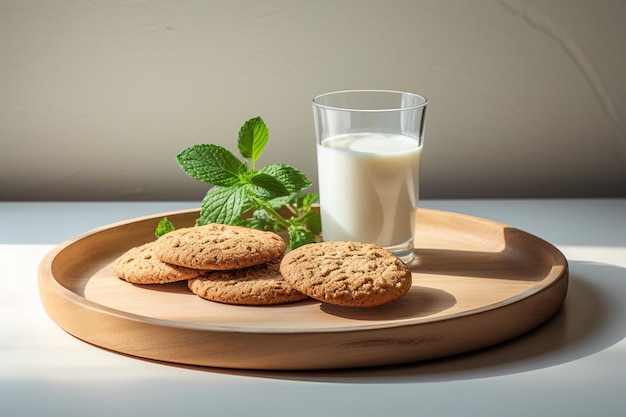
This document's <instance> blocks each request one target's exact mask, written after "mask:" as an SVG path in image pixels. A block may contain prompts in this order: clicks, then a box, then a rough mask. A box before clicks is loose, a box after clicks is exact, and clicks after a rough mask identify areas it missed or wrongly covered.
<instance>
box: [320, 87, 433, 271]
mask: <svg viewBox="0 0 626 417" xmlns="http://www.w3.org/2000/svg"><path fill="white" fill-rule="evenodd" d="M426 103H427V101H426V99H425V98H424V97H422V96H420V95H417V94H412V93H406V92H399V91H386V90H351V91H337V92H332V93H327V94H322V95H319V96H317V97H315V98H314V99H313V115H314V121H315V131H316V137H317V166H318V176H319V181H318V185H319V192H320V211H321V215H322V235H323V238H324V240H325V241H357V242H364V243H374V244H376V245H378V246H382V247H384V248H385V249H387V250H389V251H390V252H392V253H394V254H395V255H397V256H398V257H399V258H400V259H402V260H403V261H404V262H406V263H408V262H410V261H411V260H412V259H413V257H414V251H413V234H414V231H415V221H416V210H417V203H418V196H419V173H420V162H421V158H422V143H423V137H424V117H425V114H426Z"/></svg>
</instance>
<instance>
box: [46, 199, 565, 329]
mask: <svg viewBox="0 0 626 417" xmlns="http://www.w3.org/2000/svg"><path fill="white" fill-rule="evenodd" d="M419 210H420V211H421V212H432V213H438V214H446V215H454V216H461V217H463V218H466V219H467V220H472V221H480V222H486V223H489V224H491V225H494V226H501V227H507V228H512V229H515V230H517V231H519V232H521V233H523V234H524V235H525V236H526V237H529V238H531V239H533V240H537V242H539V243H541V244H542V245H543V248H544V249H548V250H549V252H550V253H551V254H552V255H553V256H554V258H555V259H557V258H561V260H562V262H563V265H562V268H561V270H560V272H558V273H557V275H556V276H555V277H554V278H553V280H552V282H551V284H550V285H548V287H549V286H551V285H554V284H555V282H556V281H558V279H559V278H561V277H562V275H563V274H565V273H567V272H568V263H567V259H566V258H565V256H564V255H563V253H562V252H561V251H560V250H558V249H557V248H556V247H555V246H553V245H552V244H550V243H549V242H547V241H545V240H544V239H541V238H540V237H538V236H535V235H533V234H530V233H528V232H525V231H523V230H520V229H516V228H514V227H511V226H509V225H506V224H503V223H499V222H495V221H491V220H488V219H483V218H480V217H475V216H470V215H466V214H461V213H455V212H447V211H442V210H434V209H424V208H420V209H419ZM198 211H199V209H195V208H194V209H183V210H175V211H168V212H162V213H157V214H151V215H146V216H140V217H135V218H132V219H127V220H122V221H119V222H114V223H111V224H108V225H104V226H100V227H96V228H93V229H90V230H88V231H86V232H84V233H81V234H79V235H77V236H75V237H73V238H70V239H66V240H65V241H63V242H61V243H60V244H58V245H57V246H56V247H54V248H53V249H52V250H50V251H49V252H48V253H47V254H46V255H45V256H44V258H43V259H42V261H41V262H40V266H39V281H40V287H41V285H42V284H43V283H42V281H44V280H45V277H44V275H46V274H47V272H48V271H49V274H50V277H49V278H51V280H52V281H53V282H52V285H53V286H54V287H55V288H54V290H55V291H58V292H59V293H60V294H59V295H60V296H66V297H68V298H69V299H70V300H72V301H74V302H76V303H77V304H82V305H85V306H86V307H89V308H90V309H93V310H98V311H100V312H102V313H106V314H110V315H114V316H119V317H122V318H129V319H133V320H138V321H142V320H146V321H151V322H153V323H155V324H160V325H165V326H168V327H176V328H180V329H194V330H207V331H237V332H242V333H287V334H289V333H303V330H302V329H295V328H275V327H272V328H246V327H242V328H238V327H233V326H220V325H215V324H212V323H190V322H181V321H173V320H166V319H161V318H154V317H150V316H146V315H140V314H135V313H130V312H126V311H123V310H119V309H116V308H113V307H109V306H106V305H102V304H99V303H97V302H94V301H92V300H89V299H87V298H85V297H83V296H81V295H80V294H77V293H76V292H74V291H72V290H70V289H69V288H67V287H65V286H64V285H62V284H61V283H60V282H59V281H58V280H57V279H56V277H54V274H53V273H52V271H51V268H47V267H48V266H50V267H51V266H52V264H53V262H54V261H55V259H56V257H57V256H58V255H59V254H60V253H61V252H63V251H64V250H66V249H67V248H68V247H70V246H71V245H74V244H78V243H79V242H80V241H81V240H83V239H85V238H88V237H90V236H93V235H95V234H97V233H100V232H104V231H107V230H110V229H114V228H117V227H120V226H125V225H130V224H133V223H136V222H140V221H147V220H153V219H156V218H162V217H166V216H174V215H185V214H192V213H194V212H198ZM552 272H554V264H553V271H551V274H550V275H552ZM545 288H546V287H539V286H535V287H532V288H529V289H527V290H525V291H523V292H521V293H519V294H516V295H514V296H512V297H509V298H507V299H505V300H501V301H499V302H497V303H493V304H489V305H486V306H481V307H477V308H475V309H470V310H465V311H462V312H457V313H452V314H449V315H446V316H441V317H437V318H428V317H419V318H414V319H410V320H406V321H402V322H397V323H392V324H385V323H379V324H372V325H363V326H359V327H358V328H354V327H347V328H343V327H333V328H328V329H324V328H308V329H306V330H304V332H306V333H334V332H349V331H361V330H376V329H382V328H392V327H403V326H411V325H418V324H420V323H424V322H429V323H430V322H437V321H444V320H450V319H454V318H458V317H464V316H468V315H474V314H478V313H481V312H484V311H490V310H492V309H494V308H499V307H502V306H504V305H508V304H512V303H515V302H517V301H519V300H523V299H525V298H528V297H531V296H532V295H533V294H535V293H537V292H540V291H542V290H544V289H545ZM306 302H308V301H303V302H299V303H294V305H298V304H301V303H306ZM313 302H315V301H313ZM251 308H254V307H251Z"/></svg>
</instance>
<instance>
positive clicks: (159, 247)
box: [154, 224, 286, 270]
mask: <svg viewBox="0 0 626 417" xmlns="http://www.w3.org/2000/svg"><path fill="white" fill-rule="evenodd" d="M285 249H286V244H285V241H284V240H283V239H282V238H281V237H280V236H278V235H277V234H276V233H273V232H265V231H261V230H256V229H250V228H247V227H240V226H229V225H223V224H208V225H205V226H194V227H187V228H182V229H177V230H174V231H172V232H170V233H167V234H166V235H163V236H161V237H160V238H159V239H158V240H157V241H156V244H155V246H154V252H155V254H156V256H157V257H158V258H159V259H160V260H162V261H163V262H167V263H171V264H174V265H180V266H184V267H187V268H194V269H208V270H229V269H238V268H247V267H250V266H255V265H261V264H263V263H266V262H269V261H272V260H275V259H279V258H280V257H281V256H282V254H283V253H284V252H285Z"/></svg>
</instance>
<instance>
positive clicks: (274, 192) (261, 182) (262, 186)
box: [249, 172, 289, 198]
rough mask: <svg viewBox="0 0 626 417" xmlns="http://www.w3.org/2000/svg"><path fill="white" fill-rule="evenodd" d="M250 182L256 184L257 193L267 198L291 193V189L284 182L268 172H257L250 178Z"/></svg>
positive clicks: (255, 190)
mask: <svg viewBox="0 0 626 417" xmlns="http://www.w3.org/2000/svg"><path fill="white" fill-rule="evenodd" d="M249 182H250V184H252V185H254V186H255V188H254V192H255V194H257V195H259V196H262V197H265V198H271V197H276V196H284V195H287V194H289V191H288V190H287V188H285V186H284V185H283V183H282V182H280V181H279V180H278V179H276V178H274V177H272V176H271V175H268V174H264V173H261V172H258V173H255V174H254V175H253V176H251V177H250V178H249Z"/></svg>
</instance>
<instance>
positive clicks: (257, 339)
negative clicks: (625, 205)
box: [39, 209, 568, 370]
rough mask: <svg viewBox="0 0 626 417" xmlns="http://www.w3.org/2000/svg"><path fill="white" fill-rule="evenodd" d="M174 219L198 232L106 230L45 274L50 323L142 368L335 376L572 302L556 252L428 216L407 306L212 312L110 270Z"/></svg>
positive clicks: (48, 260) (184, 292)
mask: <svg viewBox="0 0 626 417" xmlns="http://www.w3.org/2000/svg"><path fill="white" fill-rule="evenodd" d="M163 216H167V217H168V218H169V219H170V220H171V221H172V222H173V223H174V224H175V225H176V226H177V227H184V226H191V225H193V224H194V222H195V219H196V218H197V217H198V211H197V210H187V211H178V212H172V213H164V214H159V215H153V216H148V217H142V218H138V219H133V220H129V221H126V222H122V223H116V224H113V225H110V226H106V227H103V228H99V229H95V230H93V231H90V232H87V233H85V234H83V235H80V236H78V237H76V238H74V239H72V240H69V241H67V242H64V243H62V244H61V245H59V246H57V247H56V248H54V249H53V250H52V251H51V252H50V253H49V254H48V255H46V257H45V258H44V259H43V260H42V262H41V264H40V266H39V291H40V296H41V300H42V303H43V306H44V308H45V310H46V312H47V313H48V314H49V315H50V317H51V318H52V319H53V320H54V321H55V322H56V323H57V324H58V325H59V326H60V327H61V328H63V329H64V330H65V331H67V332H68V333H70V334H72V335H74V336H75V337H77V338H79V339H82V340H84V341H87V342H89V343H92V344H95V345H98V346H101V347H104V348H107V349H110V350H113V351H117V352H121V353H125V354H129V355H133V356H138V357H141V358H147V359H155V360H160V361H167V362H175V363H180V364H191V365H201V366H212V367H225V368H239V369H267V370H269V369H277V370H297V369H300V370H302V369H330V368H348V367H363V366H375V365H385V364H398V363H406V362H413V361H419V360H425V359H433V358H439V357H444V356H448V355H453V354H458V353H462V352H467V351H471V350H474V349H479V348H483V347H486V346H490V345H493V344H496V343H499V342H502V341H505V340H508V339H511V338H513V337H515V336H518V335H520V334H522V333H524V332H527V331H529V330H531V329H533V328H534V327H536V326H538V325H539V324H541V323H542V322H544V321H545V320H547V319H549V318H550V317H551V316H553V315H554V314H555V313H556V312H557V311H558V310H559V308H560V307H561V305H562V304H563V301H564V299H565V295H566V292H567V282H568V265H567V260H566V259H565V257H564V256H563V255H562V254H561V252H560V251H558V250H557V249H556V248H555V247H553V246H552V245H550V244H548V243H547V242H545V241H543V240H541V239H539V238H538V237H535V236H533V235H531V234H528V233H526V232H523V231H521V230H518V229H515V228H512V227H509V226H506V225H503V224H499V223H495V222H492V221H488V220H484V219H480V218H476V217H470V216H466V215H461V214H454V213H448V212H443V211H436V210H428V209H419V210H418V214H417V220H418V228H417V232H416V236H415V239H416V259H415V260H414V261H413V262H412V263H411V265H410V267H411V269H412V271H413V286H412V288H411V290H410V291H409V292H408V293H407V295H406V296H405V297H404V298H402V299H401V300H399V301H396V302H394V303H391V304H387V305H385V306H382V307H377V308H369V309H359V308H346V307H336V306H331V305H327V304H323V303H320V302H317V301H303V302H299V303H294V304H285V305H279V306H270V307H252V306H232V305H225V304H219V303H214V302H211V301H206V300H204V299H201V298H200V297H197V296H195V295H194V294H192V293H191V292H189V290H188V289H187V286H186V282H182V283H175V284H165V285H148V286H137V285H133V284H129V283H127V282H125V281H122V280H120V279H118V278H116V277H115V275H113V272H112V269H111V263H112V262H113V261H114V260H115V259H116V258H117V257H118V256H119V255H121V254H122V253H123V252H124V251H126V250H127V249H129V248H130V247H133V246H137V245H139V244H142V243H145V242H147V241H150V240H152V239H154V230H155V227H156V224H157V223H158V221H159V220H160V219H161V218H162V217H163Z"/></svg>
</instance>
